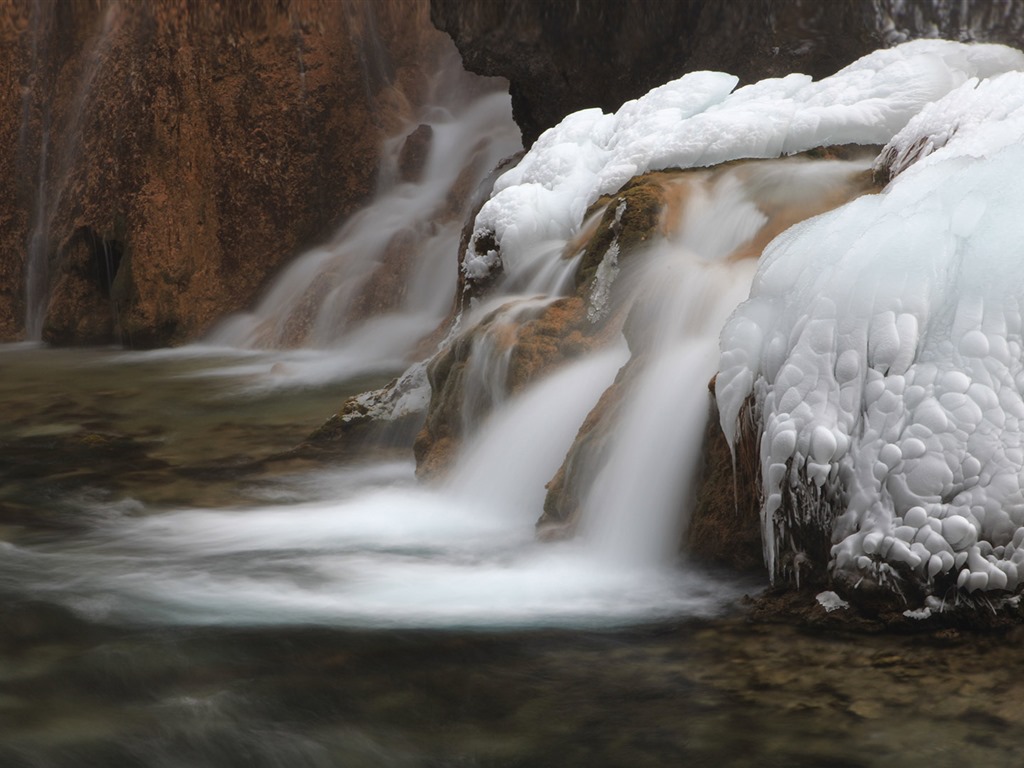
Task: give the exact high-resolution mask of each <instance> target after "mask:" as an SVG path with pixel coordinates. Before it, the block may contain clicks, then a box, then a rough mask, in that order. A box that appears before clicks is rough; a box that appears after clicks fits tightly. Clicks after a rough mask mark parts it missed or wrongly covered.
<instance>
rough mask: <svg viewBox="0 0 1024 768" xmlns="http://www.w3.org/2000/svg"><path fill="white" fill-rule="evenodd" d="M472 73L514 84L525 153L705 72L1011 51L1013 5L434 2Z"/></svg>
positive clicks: (824, 68)
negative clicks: (930, 40) (997, 48)
mask: <svg viewBox="0 0 1024 768" xmlns="http://www.w3.org/2000/svg"><path fill="white" fill-rule="evenodd" d="M431 15H432V18H433V20H434V23H435V24H436V25H437V26H438V27H439V28H440V29H443V30H445V31H446V32H448V33H449V34H450V35H451V36H452V39H453V40H454V41H455V44H456V45H457V46H458V48H459V51H460V52H461V53H462V56H463V59H464V61H465V63H466V66H467V68H468V69H470V70H471V71H474V72H478V73H480V74H488V75H501V76H503V77H507V78H508V79H509V80H510V81H511V93H512V105H513V109H514V110H515V116H516V122H517V123H519V126H520V127H521V128H522V129H523V139H524V141H525V143H526V144H527V145H529V144H531V143H532V142H533V140H534V139H536V138H537V136H539V135H540V133H541V132H542V131H544V130H545V129H546V128H549V127H551V126H553V125H555V124H557V123H558V122H559V120H561V118H563V117H564V116H565V115H567V114H569V113H571V112H575V111H577V110H579V109H584V108H586V107H601V108H602V109H603V110H604V111H606V112H608V111H614V110H615V109H616V108H617V107H619V106H620V105H621V104H622V103H623V102H625V101H628V100H629V99H634V98H637V97H639V96H641V95H643V94H644V93H646V92H647V91H649V90H650V89H651V88H653V87H655V86H657V85H660V84H662V83H664V82H666V81H667V80H670V79H673V78H675V77H678V76H680V75H682V74H683V73H685V72H693V71H696V70H701V69H711V70H721V71H724V72H731V73H733V74H735V75H737V76H739V77H740V79H741V81H743V82H754V81H757V80H760V79H762V78H765V77H774V76H777V75H784V74H788V73H790V72H803V73H806V74H809V75H813V76H814V77H822V76H825V75H829V74H831V73H833V72H835V71H836V70H838V69H840V68H841V67H843V66H844V65H846V64H848V63H850V62H851V61H853V60H854V59H857V58H858V57H860V56H863V55H864V54H866V53H868V52H869V51H872V50H874V49H876V48H879V47H884V46H886V45H891V44H893V43H896V42H901V41H903V40H906V39H909V38H915V37H935V36H939V37H948V38H951V39H957V40H979V41H982V40H983V41H989V42H1003V43H1009V44H1011V45H1015V44H1019V43H1020V42H1021V40H1022V34H1021V33H1022V31H1024V7H1022V6H1021V4H1020V3H1019V2H1018V0H965V1H963V2H961V0H955V1H954V0H923V1H922V2H915V3H906V2H901V1H900V0H876V2H870V3H869V2H863V1H862V0H835V1H834V2H828V3H822V2H819V0H749V2H743V3H736V2H730V1H729V0H678V1H676V2H664V0H631V2H621V0H588V2H576V3H570V2H551V1H550V0H507V2H503V3H495V2H490V0H431Z"/></svg>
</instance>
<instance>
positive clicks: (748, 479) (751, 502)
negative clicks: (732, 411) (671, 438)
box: [686, 384, 821, 577]
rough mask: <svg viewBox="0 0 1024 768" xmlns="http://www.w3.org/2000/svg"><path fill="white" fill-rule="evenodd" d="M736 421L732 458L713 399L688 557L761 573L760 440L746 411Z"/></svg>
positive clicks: (762, 558) (762, 567) (762, 561)
mask: <svg viewBox="0 0 1024 768" xmlns="http://www.w3.org/2000/svg"><path fill="white" fill-rule="evenodd" d="M712 390H713V384H712ZM740 420H741V424H742V425H743V426H742V428H741V429H740V430H739V433H738V439H737V445H736V454H735V456H733V454H732V452H731V451H730V450H729V444H728V442H727V441H726V439H725V435H724V434H723V433H722V428H721V426H719V422H718V408H717V406H716V405H715V403H714V398H712V405H711V412H710V413H709V414H708V421H707V427H706V428H705V431H704V451H703V459H702V465H701V470H700V474H699V476H698V481H697V494H696V499H695V504H694V510H693V515H692V517H691V518H690V529H689V531H688V532H687V535H686V551H687V552H688V553H690V554H691V555H692V556H693V557H695V558H697V559H698V560H703V561H706V562H711V563H716V564H719V565H724V566H727V567H729V568H732V569H734V570H737V571H763V569H764V557H763V555H762V551H761V513H760V510H761V462H760V461H759V453H758V443H759V435H758V434H757V432H756V430H755V429H754V422H753V420H752V418H751V414H750V408H749V406H748V407H747V408H746V409H745V410H744V412H743V413H741V415H740ZM820 576H821V574H819V577H820Z"/></svg>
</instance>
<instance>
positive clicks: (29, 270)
mask: <svg viewBox="0 0 1024 768" xmlns="http://www.w3.org/2000/svg"><path fill="white" fill-rule="evenodd" d="M52 16H53V5H52V4H48V5H47V7H46V9H45V10H44V8H43V6H42V3H41V2H40V1H39V0H35V2H33V3H32V22H31V23H32V31H31V40H32V45H31V57H32V63H31V65H30V70H29V71H30V74H29V82H30V83H31V86H30V87H28V88H26V89H25V90H24V92H23V94H22V121H21V131H20V134H19V137H18V139H19V150H20V151H21V153H22V154H23V155H28V144H29V133H30V126H31V123H32V115H33V101H34V99H33V96H34V95H35V93H36V91H37V87H38V82H39V80H40V78H42V77H43V76H44V75H43V71H42V62H43V60H44V57H43V55H42V53H43V52H42V51H41V50H40V48H41V45H43V44H44V43H45V39H46V36H45V30H46V28H47V27H48V25H49V22H50V21H51V19H52ZM38 141H39V152H38V160H37V162H36V167H35V169H34V171H35V185H36V190H35V205H34V206H33V209H32V221H33V224H32V230H31V233H30V235H29V241H28V248H27V252H26V258H25V304H26V310H25V335H26V337H27V338H28V339H29V340H30V341H39V340H40V339H41V338H42V334H43V313H44V312H45V310H46V291H47V283H48V279H49V274H48V273H49V270H48V264H47V244H46V243H47V227H46V220H47V206H46V200H47V195H46V192H47V189H46V176H47V173H48V170H49V154H50V104H49V103H48V102H46V103H43V104H42V105H40V108H39V138H38Z"/></svg>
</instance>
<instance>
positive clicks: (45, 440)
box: [0, 346, 1024, 768]
mask: <svg viewBox="0 0 1024 768" xmlns="http://www.w3.org/2000/svg"><path fill="white" fill-rule="evenodd" d="M593 364H594V365H598V363H593ZM611 370H614V366H612V368H611ZM317 371H320V372H321V373H316V372H317ZM393 373H394V371H387V370H382V371H378V372H376V373H374V374H370V375H367V376H364V377H361V378H360V379H359V380H351V381H344V380H334V381H332V380H331V379H330V377H329V376H325V375H321V374H322V368H321V367H320V365H319V363H318V360H317V358H316V355H315V354H314V353H301V354H299V353H288V354H277V355H273V354H269V353H258V354H256V353H238V352H231V351H227V350H216V349H203V348H192V349H188V350H184V351H176V352H163V353H148V354H138V353H134V354H128V353H123V352H118V351H113V350H89V351H54V350H45V349H40V348H33V347H25V346H20V347H4V348H0V412H2V413H3V414H5V418H4V419H3V420H2V422H0V766H5V767H6V766H12V767H19V766H44V767H46V768H49V767H50V766H69V767H70V766H75V767H77V766H136V765H138V766H161V767H162V766H235V765H238V766H286V767H288V768H291V767H292V766H363V765H365V766H476V765H480V766H562V765H566V766H575V765H581V766H582V765H586V766H623V765H629V766H646V765H650V766H663V765H708V766H721V765H736V766H748V765H749V766H765V765H769V766H770V765H778V766H816V765H837V766H875V765H878V766H882V765H893V764H899V765H911V766H913V765H922V766H924V765H929V766H943V765H978V764H982V762H983V761H984V762H998V763H1001V764H1015V762H1016V758H1015V753H1016V733H1018V732H1019V728H1020V726H1021V725H1024V722H1022V721H1024V712H1022V710H1021V709H1020V707H1019V705H1018V704H1017V702H1018V701H1019V700H1020V696H1021V693H1022V692H1024V691H1022V690H1021V688H1022V685H1021V684H1020V683H1019V682H1018V676H1017V675H1016V674H1015V670H1016V669H1017V668H1018V666H1019V664H1020V662H1021V660H1022V657H1024V652H1021V651H1020V650H1018V645H1019V642H1018V638H1015V637H1012V636H999V637H980V638H979V637H963V636H960V637H945V638H937V637H930V638H927V639H925V638H919V637H867V636H847V635H825V634H812V633H807V632H802V631H799V630H797V629H794V628H790V627H786V626H774V625H761V624H753V623H750V622H748V621H747V620H745V618H744V617H743V614H742V606H741V605H739V604H738V599H739V598H740V597H741V596H742V594H743V593H744V592H747V591H753V590H756V589H757V588H758V585H757V584H751V583H743V582H737V581H735V580H733V579H731V578H730V577H728V576H726V575H724V574H714V573H708V572H706V571H701V570H698V569H695V568H694V567H692V566H690V565H687V564H685V563H676V564H671V565H666V566H658V567H653V566H652V567H649V568H642V567H638V566H636V565H635V564H631V565H630V564H621V563H616V562H610V561H607V560H602V559H601V557H600V554H599V553H595V551H593V550H591V549H587V548H586V547H585V546H583V545H579V544H572V543H568V544H563V545H558V546H554V545H540V544H537V543H535V542H534V540H533V537H532V523H533V520H534V519H535V514H536V513H535V511H533V510H530V509H520V508H517V505H509V504H507V503H506V504H495V505H490V504H488V502H487V500H486V494H482V492H481V488H484V487H485V486H486V484H480V483H477V484H476V486H474V485H473V484H472V483H469V484H468V485H466V486H464V487H462V488H461V490H460V488H459V487H454V488H453V487H448V488H441V489H429V488H420V487H417V486H416V485H415V484H414V482H413V480H412V466H411V463H410V462H409V461H408V460H405V459H402V458H395V459H391V458H388V459H381V458H379V457H378V458H375V459H374V460H373V461H372V462H366V463H355V464H349V465H345V466H329V467H325V466H319V467H315V466H309V465H301V466H300V465H296V464H294V463H280V464H278V463H269V464H268V463H263V462H261V461H260V460H261V459H263V458H265V457H267V456H270V455H273V454H275V453H278V452H280V451H284V450H286V449H288V448H289V447H291V446H292V445H294V444H295V443H296V442H298V441H299V440H301V439H302V438H303V437H304V436H305V435H306V434H308V433H309V432H310V431H311V430H312V429H313V428H315V427H316V426H317V425H318V424H319V423H320V422H321V421H322V420H323V418H324V416H325V414H327V413H330V412H331V411H332V410H333V409H335V408H336V407H337V405H338V403H339V402H340V400H341V399H342V398H343V397H344V396H345V395H346V394H348V393H350V392H355V391H361V390H362V389H365V388H366V387H368V386H372V385H375V384H379V383H381V382H383V381H384V380H386V379H387V378H388V377H389V376H390V375H393ZM591 373H593V372H591ZM566 375H579V372H578V371H577V372H575V373H574V372H572V371H570V372H567V374H566ZM599 390H600V387H598V388H597V391H599ZM514 407H515V404H514V403H513V404H511V405H510V408H514ZM507 413H508V412H506V415H507ZM486 450H491V449H490V448H487V447H485V446H481V447H479V448H478V453H481V454H482V453H483V452H485V451H486ZM541 469H543V468H541ZM538 471H540V470H538ZM467 483H468V481H467ZM456 486H457V483H456ZM477 486H479V487H477ZM523 498H524V499H526V498H527V497H526V496H524V497H523ZM506 501H507V499H506ZM522 505H526V506H528V505H529V503H528V501H523V502H522V504H520V505H519V506H522ZM598 549H599V548H598Z"/></svg>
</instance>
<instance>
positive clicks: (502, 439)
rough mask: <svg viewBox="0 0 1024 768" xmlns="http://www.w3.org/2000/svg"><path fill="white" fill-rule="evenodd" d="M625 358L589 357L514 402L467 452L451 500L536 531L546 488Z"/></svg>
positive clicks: (618, 353)
mask: <svg viewBox="0 0 1024 768" xmlns="http://www.w3.org/2000/svg"><path fill="white" fill-rule="evenodd" d="M626 358H627V353H626V350H625V348H624V347H619V348H613V349H610V350H606V351H603V352H600V353H598V354H595V355H591V356H588V357H585V358H583V359H581V360H578V361H576V362H575V363H572V364H570V365H568V366H566V367H565V368H563V369H562V370H560V371H558V372H557V373H555V374H553V375H552V376H550V377H549V378H546V379H544V380H543V381H541V382H538V384H537V385H536V386H535V387H532V388H530V389H529V390H528V391H527V392H525V393H524V394H523V396H522V397H517V398H514V399H513V400H512V401H510V402H509V404H508V406H507V407H506V408H504V409H501V410H500V411H498V412H497V413H495V414H494V415H493V416H492V417H491V418H490V419H489V420H488V422H487V423H486V424H484V425H482V426H481V428H480V430H479V434H478V435H477V437H476V439H475V440H472V441H470V443H469V445H467V446H466V447H465V449H464V450H463V453H462V456H461V457H460V460H459V462H458V463H457V464H456V466H455V470H454V471H453V473H452V476H451V477H450V479H449V481H448V484H447V488H448V491H449V492H450V493H451V495H452V496H454V497H455V498H458V499H465V500H466V501H467V502H469V503H474V504H477V505H480V506H483V505H487V506H490V507H492V508H495V507H497V508H500V509H501V510H504V511H506V513H507V514H509V515H511V516H513V517H514V518H515V519H519V520H520V521H522V522H525V523H527V524H528V525H531V526H532V524H533V522H534V520H536V518H537V514H538V510H540V509H541V507H542V505H543V503H544V484H545V483H546V482H547V481H548V480H549V479H550V478H551V476H552V475H553V474H554V473H555V471H556V470H557V469H558V465H559V463H560V462H561V461H562V458H563V457H564V456H565V453H566V451H567V450H568V449H569V447H570V446H571V445H572V441H573V438H574V437H575V435H576V431H577V429H578V428H579V425H580V424H581V423H582V422H583V419H584V418H585V417H586V415H587V411H588V410H589V409H590V408H591V406H592V405H593V404H594V403H595V402H597V399H598V397H600V396H601V392H603V391H604V389H605V387H607V386H608V384H610V383H611V381H612V379H614V378H615V372H616V371H617V370H618V369H619V368H620V367H621V365H622V364H623V363H624V362H625V361H626Z"/></svg>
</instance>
